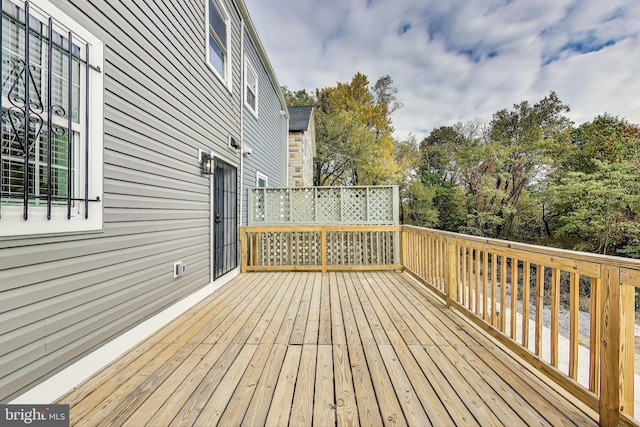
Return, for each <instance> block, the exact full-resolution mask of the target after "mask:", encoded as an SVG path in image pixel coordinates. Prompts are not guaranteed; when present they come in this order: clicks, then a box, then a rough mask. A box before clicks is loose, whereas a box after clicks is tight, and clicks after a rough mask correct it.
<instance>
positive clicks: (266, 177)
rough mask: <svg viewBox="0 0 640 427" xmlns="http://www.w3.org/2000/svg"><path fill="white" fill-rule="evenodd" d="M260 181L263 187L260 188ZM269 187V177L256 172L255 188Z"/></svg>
mask: <svg viewBox="0 0 640 427" xmlns="http://www.w3.org/2000/svg"><path fill="white" fill-rule="evenodd" d="M260 180H262V181H264V186H260ZM268 186H269V177H268V176H267V175H265V174H263V173H260V172H256V188H266V187H268Z"/></svg>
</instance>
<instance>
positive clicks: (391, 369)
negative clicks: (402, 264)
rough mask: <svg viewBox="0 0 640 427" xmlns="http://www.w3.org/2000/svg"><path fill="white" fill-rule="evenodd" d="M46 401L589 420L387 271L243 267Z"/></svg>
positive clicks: (368, 418) (397, 420)
mask: <svg viewBox="0 0 640 427" xmlns="http://www.w3.org/2000/svg"><path fill="white" fill-rule="evenodd" d="M57 403H68V404H70V405H71V424H72V425H82V426H98V425H100V426H107V425H130V426H142V425H151V426H167V425H176V426H190V425H199V426H207V427H208V426H215V425H222V426H233V425H247V426H262V425H272V426H286V425H289V426H305V425H314V426H325V425H326V426H331V425H363V426H382V425H412V426H428V425H435V426H447V425H464V426H473V425H479V426H490V425H491V426H493V425H506V426H518V425H552V426H562V425H571V426H574V425H577V426H588V425H596V422H595V421H594V419H593V416H594V414H587V413H585V412H583V410H582V409H580V408H578V407H577V406H575V405H574V404H573V403H571V402H570V401H568V400H567V399H566V398H565V397H564V393H563V392H559V391H556V390H555V389H553V388H551V387H549V386H548V385H547V384H546V383H545V382H543V381H542V380H541V379H540V378H539V377H538V376H536V375H534V374H533V373H531V372H530V371H529V370H528V369H526V368H524V367H523V366H522V365H521V364H520V363H519V362H518V361H516V360H515V359H514V358H513V357H511V356H510V355H509V354H507V353H506V352H505V351H504V350H502V348H501V347H499V346H498V345H496V344H495V343H494V342H493V341H492V340H490V339H488V338H487V337H486V336H485V335H484V334H483V333H482V332H480V331H478V329H476V328H475V327H473V326H471V325H470V324H469V323H468V322H467V321H465V320H464V319H463V318H462V317H460V316H458V315H457V314H456V312H455V311H451V310H448V309H447V308H445V307H444V306H443V304H442V302H441V301H439V300H438V299H437V298H435V297H433V296H432V295H431V294H430V293H429V292H428V291H426V290H424V289H423V288H422V287H421V286H420V285H418V284H417V282H415V281H414V280H413V279H412V278H410V277H409V276H407V275H406V274H402V273H398V272H351V273H342V272H335V273H329V274H324V275H323V274H321V273H302V272H285V273H250V274H244V275H241V276H240V277H238V278H237V279H235V280H233V281H232V282H230V283H229V284H228V285H227V286H225V287H224V288H222V289H220V290H218V291H217V292H216V293H215V294H213V295H212V296H211V297H209V298H208V299H206V300H205V301H203V302H201V303H200V304H199V305H198V306H197V307H194V308H193V309H191V310H189V311H188V312H187V313H185V314H184V315H182V316H181V317H179V318H178V319H176V320H175V321H173V322H172V323H170V324H169V325H167V326H166V327H165V328H163V329H162V330H160V331H159V332H158V333H156V334H154V335H153V336H151V337H150V338H148V339H147V340H146V341H144V342H142V343H141V344H140V345H139V346H137V347H136V348H134V349H132V350H131V351H130V352H129V353H127V354H125V355H124V356H123V357H121V358H120V359H118V360H116V361H115V362H114V363H113V364H112V365H111V366H109V367H107V368H106V369H104V370H103V371H101V372H99V373H98V374H96V375H95V376H94V377H92V378H91V379H90V380H88V381H87V382H86V383H84V384H82V385H80V386H79V387H78V388H77V389H75V390H74V391H72V392H70V393H69V394H67V395H66V396H64V397H63V398H61V399H60V400H59V402H57Z"/></svg>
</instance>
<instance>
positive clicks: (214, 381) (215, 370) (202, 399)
mask: <svg viewBox="0 0 640 427" xmlns="http://www.w3.org/2000/svg"><path fill="white" fill-rule="evenodd" d="M216 347H220V348H224V351H223V352H222V354H221V355H220V358H219V359H218V360H217V361H216V363H215V364H214V365H213V366H211V368H210V369H209V371H208V372H207V374H206V376H205V377H204V378H203V379H202V381H201V382H200V383H199V384H198V387H197V388H196V389H195V390H194V391H193V392H192V393H191V394H190V395H189V398H188V399H187V401H186V402H185V403H184V405H183V406H182V407H181V408H180V410H179V411H178V413H177V414H176V416H175V417H174V418H173V420H172V421H171V422H170V423H169V425H170V426H184V425H193V424H194V423H195V422H196V420H197V419H198V417H200V413H201V412H202V410H203V408H204V407H205V406H206V405H207V402H209V399H210V398H211V395H212V394H213V393H215V390H216V389H217V388H218V386H219V385H220V382H221V381H222V379H223V378H224V377H225V375H226V374H227V372H228V371H229V368H230V367H231V366H232V365H233V363H234V362H235V360H236V358H237V357H238V354H239V353H240V352H241V351H242V348H243V347H244V346H243V345H241V344H227V343H219V344H217V345H216V346H214V349H216ZM167 421H168V419H165V420H164V424H165V425H166V424H167Z"/></svg>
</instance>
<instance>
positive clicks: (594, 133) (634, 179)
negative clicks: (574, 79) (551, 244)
mask: <svg viewBox="0 0 640 427" xmlns="http://www.w3.org/2000/svg"><path fill="white" fill-rule="evenodd" d="M546 188H547V189H548V192H547V195H548V196H547V202H546V206H547V208H546V211H547V217H546V219H545V223H546V228H547V230H548V234H549V235H551V236H552V237H553V239H554V241H555V243H556V244H559V245H560V246H563V247H569V248H573V249H578V250H585V251H591V252H599V253H604V254H623V255H627V256H632V257H636V258H640V241H639V237H640V129H639V128H638V126H637V125H632V124H629V123H628V122H627V121H626V120H624V119H622V118H619V117H614V116H611V115H609V114H604V115H600V116H597V117H596V118H595V119H594V120H593V121H591V122H588V123H584V124H582V125H581V126H579V127H578V128H576V129H574V130H573V131H572V132H571V144H570V145H569V149H568V150H567V153H566V155H565V156H564V159H563V163H562V164H561V167H559V168H558V169H557V170H556V171H555V172H554V173H553V175H552V177H551V179H550V180H549V182H548V183H547V185H546Z"/></svg>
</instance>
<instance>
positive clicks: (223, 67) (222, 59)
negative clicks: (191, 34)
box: [207, 0, 231, 87]
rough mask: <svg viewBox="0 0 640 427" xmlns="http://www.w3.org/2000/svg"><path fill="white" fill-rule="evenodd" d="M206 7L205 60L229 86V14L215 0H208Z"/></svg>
mask: <svg viewBox="0 0 640 427" xmlns="http://www.w3.org/2000/svg"><path fill="white" fill-rule="evenodd" d="M207 4H208V7H207V15H208V24H207V28H208V31H207V61H208V62H209V65H211V67H212V68H213V69H214V70H215V71H216V73H217V74H218V76H219V77H220V78H221V79H222V80H223V81H224V82H226V84H227V85H228V86H229V87H230V84H231V79H230V78H229V77H230V76H229V75H230V73H231V71H230V69H229V34H228V32H229V15H228V14H227V11H226V10H225V8H224V6H223V5H222V4H220V3H218V1H217V0H209V1H208V3H207Z"/></svg>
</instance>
